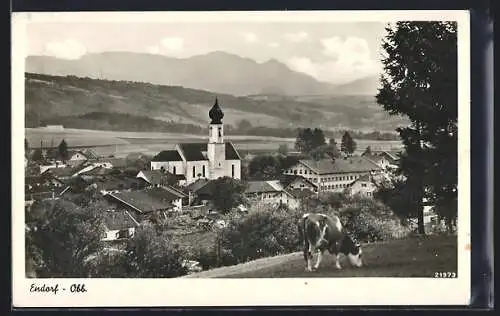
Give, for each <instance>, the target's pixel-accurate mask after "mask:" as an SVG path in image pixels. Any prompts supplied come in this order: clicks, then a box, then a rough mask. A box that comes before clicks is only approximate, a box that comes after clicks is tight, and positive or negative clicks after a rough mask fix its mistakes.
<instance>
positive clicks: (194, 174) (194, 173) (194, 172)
mask: <svg viewBox="0 0 500 316" xmlns="http://www.w3.org/2000/svg"><path fill="white" fill-rule="evenodd" d="M193 178H196V167H195V166H193Z"/></svg>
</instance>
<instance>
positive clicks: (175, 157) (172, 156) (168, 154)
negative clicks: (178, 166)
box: [151, 150, 182, 161]
mask: <svg viewBox="0 0 500 316" xmlns="http://www.w3.org/2000/svg"><path fill="white" fill-rule="evenodd" d="M151 161H182V158H181V155H179V153H178V152H177V150H162V151H160V152H159V153H158V154H157V155H156V156H154V157H153V159H152V160H151Z"/></svg>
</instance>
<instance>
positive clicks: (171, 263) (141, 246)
mask: <svg viewBox="0 0 500 316" xmlns="http://www.w3.org/2000/svg"><path fill="white" fill-rule="evenodd" d="M171 240H172V236H169V235H168V233H167V231H166V230H163V229H160V228H158V227H156V226H154V225H147V224H146V225H143V226H141V227H139V228H138V229H137V231H136V233H135V235H134V238H132V239H130V240H129V242H128V243H127V247H126V251H127V255H126V258H127V259H126V261H125V264H126V266H127V267H126V270H127V272H128V273H127V274H128V277H129V278H172V277H178V276H181V275H185V274H186V273H187V270H186V268H185V267H183V265H182V260H183V257H184V255H185V254H184V252H183V251H182V249H181V248H180V247H179V246H178V245H177V244H175V243H173V242H171Z"/></svg>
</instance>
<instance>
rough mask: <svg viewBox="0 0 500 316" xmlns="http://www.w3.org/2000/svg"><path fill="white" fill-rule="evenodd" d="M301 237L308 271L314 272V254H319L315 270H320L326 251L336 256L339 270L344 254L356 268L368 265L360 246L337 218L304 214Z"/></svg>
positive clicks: (336, 264)
mask: <svg viewBox="0 0 500 316" xmlns="http://www.w3.org/2000/svg"><path fill="white" fill-rule="evenodd" d="M299 235H300V238H301V240H302V242H303V246H304V248H303V250H304V260H305V261H306V263H307V266H306V271H312V270H313V268H312V267H311V265H312V256H313V253H314V252H317V253H318V259H317V261H316V264H315V265H314V269H318V267H319V265H320V263H321V260H322V258H323V252H324V251H325V250H328V252H329V253H330V254H332V255H334V256H336V261H335V267H336V268H337V269H339V270H340V269H342V267H341V266H340V262H339V258H340V254H344V255H345V256H346V257H347V258H348V259H349V262H350V264H351V265H352V266H354V267H358V268H359V267H361V266H363V264H365V265H366V262H365V261H364V259H363V255H362V254H363V251H362V250H361V246H360V244H359V243H358V242H357V241H356V240H355V239H354V238H353V237H351V236H350V235H349V234H348V233H347V231H346V230H345V229H344V227H343V226H342V223H341V222H340V219H339V218H338V217H337V216H333V217H331V216H328V215H325V214H319V213H317V214H309V213H307V214H304V215H303V216H302V218H301V219H300V221H299Z"/></svg>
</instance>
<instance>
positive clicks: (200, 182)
mask: <svg viewBox="0 0 500 316" xmlns="http://www.w3.org/2000/svg"><path fill="white" fill-rule="evenodd" d="M209 182H210V181H208V180H207V179H203V178H202V179H198V180H196V181H195V182H193V183H191V184H189V185H188V186H187V188H188V190H189V191H191V192H195V193H196V192H197V191H198V190H199V189H201V188H203V187H204V186H205V185H207V184H208V183H209Z"/></svg>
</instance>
